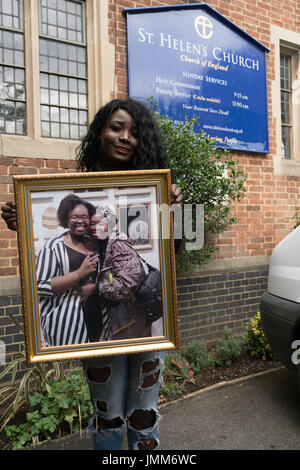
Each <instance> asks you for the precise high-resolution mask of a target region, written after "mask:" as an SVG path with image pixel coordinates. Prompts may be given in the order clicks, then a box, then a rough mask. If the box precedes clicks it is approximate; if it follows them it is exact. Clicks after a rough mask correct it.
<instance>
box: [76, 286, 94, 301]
mask: <svg viewBox="0 0 300 470" xmlns="http://www.w3.org/2000/svg"><path fill="white" fill-rule="evenodd" d="M95 288H96V284H95V283H94V282H87V283H86V284H84V285H83V286H77V287H76V288H75V289H74V294H75V295H80V297H81V300H85V299H87V298H88V297H89V296H90V295H91V294H93V292H95Z"/></svg>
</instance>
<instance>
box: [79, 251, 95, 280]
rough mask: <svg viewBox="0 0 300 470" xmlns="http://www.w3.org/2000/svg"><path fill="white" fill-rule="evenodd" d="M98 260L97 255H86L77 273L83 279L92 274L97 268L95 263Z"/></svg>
mask: <svg viewBox="0 0 300 470" xmlns="http://www.w3.org/2000/svg"><path fill="white" fill-rule="evenodd" d="M98 260H99V255H97V254H95V255H87V256H86V257H85V259H84V260H83V262H82V264H81V266H80V267H79V268H78V269H77V273H78V274H79V276H80V277H81V279H83V278H84V277H86V276H88V275H89V274H91V273H93V272H94V271H95V270H96V268H97V263H98Z"/></svg>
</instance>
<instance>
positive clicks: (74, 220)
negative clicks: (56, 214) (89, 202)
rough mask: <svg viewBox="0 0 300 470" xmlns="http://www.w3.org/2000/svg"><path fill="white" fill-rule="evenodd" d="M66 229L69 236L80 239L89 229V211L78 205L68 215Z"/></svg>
mask: <svg viewBox="0 0 300 470" xmlns="http://www.w3.org/2000/svg"><path fill="white" fill-rule="evenodd" d="M68 227H69V229H70V233H71V235H74V236H76V237H82V236H83V235H85V234H86V232H87V231H88V229H89V227H90V217H89V211H88V210H87V208H86V207H85V206H83V205H82V204H78V205H77V206H76V207H74V209H73V210H71V211H70V212H69V214H68Z"/></svg>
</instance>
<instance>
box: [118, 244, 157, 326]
mask: <svg viewBox="0 0 300 470" xmlns="http://www.w3.org/2000/svg"><path fill="white" fill-rule="evenodd" d="M122 241H123V242H124V243H126V245H128V246H130V248H132V250H133V251H134V252H135V253H136V254H137V255H138V257H139V258H140V261H141V263H142V265H143V263H145V264H146V266H147V269H148V272H146V270H145V268H144V270H145V276H144V278H143V279H142V281H141V283H140V285H139V286H138V287H137V289H136V290H135V291H134V295H135V300H136V303H137V307H138V309H139V310H140V311H141V312H143V313H144V315H145V317H146V323H147V324H149V323H153V322H154V321H156V320H158V319H159V318H161V317H162V314H163V305H162V292H161V277H160V271H159V270H158V269H157V268H155V267H154V266H151V264H149V263H147V261H145V260H144V258H142V257H141V256H140V255H139V253H137V252H136V251H135V249H134V248H133V247H132V245H131V244H130V243H128V242H126V240H122ZM143 267H144V265H143Z"/></svg>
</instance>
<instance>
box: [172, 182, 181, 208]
mask: <svg viewBox="0 0 300 470" xmlns="http://www.w3.org/2000/svg"><path fill="white" fill-rule="evenodd" d="M182 200H183V197H182V194H181V188H179V186H177V185H176V184H172V186H171V204H178V205H181V204H182Z"/></svg>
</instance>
